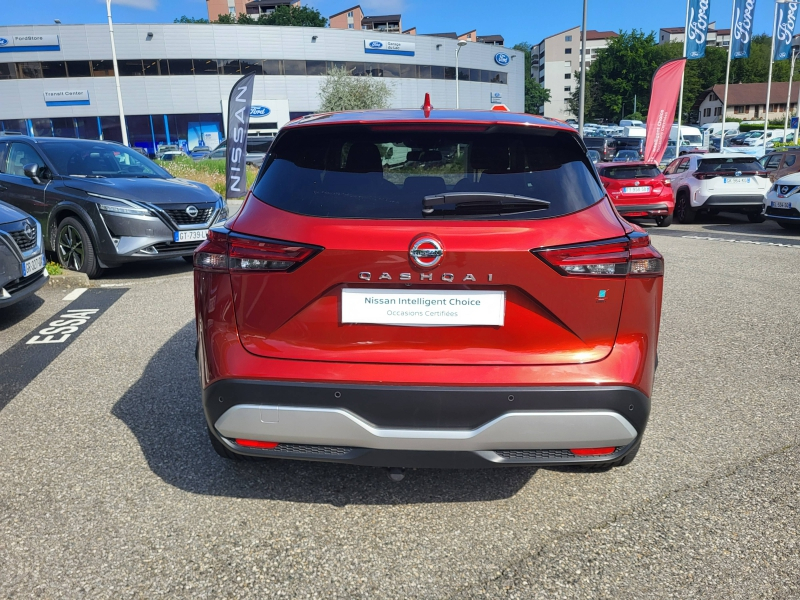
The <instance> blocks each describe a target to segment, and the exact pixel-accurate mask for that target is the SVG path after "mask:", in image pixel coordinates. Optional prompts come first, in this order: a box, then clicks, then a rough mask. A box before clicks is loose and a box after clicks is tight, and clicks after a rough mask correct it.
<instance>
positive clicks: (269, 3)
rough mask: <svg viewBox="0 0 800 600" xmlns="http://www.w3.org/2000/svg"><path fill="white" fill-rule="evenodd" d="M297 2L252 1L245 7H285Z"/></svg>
mask: <svg viewBox="0 0 800 600" xmlns="http://www.w3.org/2000/svg"><path fill="white" fill-rule="evenodd" d="M295 2H297V0H250V2H248V3H247V4H245V7H250V6H283V5H289V4H294V3H295Z"/></svg>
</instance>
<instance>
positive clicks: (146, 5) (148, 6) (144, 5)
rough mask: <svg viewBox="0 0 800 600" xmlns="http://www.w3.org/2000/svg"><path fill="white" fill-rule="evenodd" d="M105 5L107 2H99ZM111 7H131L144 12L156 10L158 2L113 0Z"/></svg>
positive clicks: (152, 0)
mask: <svg viewBox="0 0 800 600" xmlns="http://www.w3.org/2000/svg"><path fill="white" fill-rule="evenodd" d="M99 1H100V2H102V3H103V4H105V0H99ZM111 6H112V7H113V6H130V7H131V8H141V9H142V10H155V9H156V8H158V0H111Z"/></svg>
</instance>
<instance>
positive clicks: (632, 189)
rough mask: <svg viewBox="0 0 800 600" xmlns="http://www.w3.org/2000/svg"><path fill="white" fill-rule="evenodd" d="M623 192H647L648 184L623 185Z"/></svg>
mask: <svg viewBox="0 0 800 600" xmlns="http://www.w3.org/2000/svg"><path fill="white" fill-rule="evenodd" d="M622 193H623V194H649V193H650V186H649V185H640V186H638V187H624V188H622Z"/></svg>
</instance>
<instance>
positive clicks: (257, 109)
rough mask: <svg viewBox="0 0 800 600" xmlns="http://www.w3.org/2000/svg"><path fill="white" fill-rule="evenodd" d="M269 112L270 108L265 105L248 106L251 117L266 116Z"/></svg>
mask: <svg viewBox="0 0 800 600" xmlns="http://www.w3.org/2000/svg"><path fill="white" fill-rule="evenodd" d="M269 113H270V110H269V108H267V107H266V106H257V105H253V106H251V107H250V116H251V117H266V116H267V115H268V114H269Z"/></svg>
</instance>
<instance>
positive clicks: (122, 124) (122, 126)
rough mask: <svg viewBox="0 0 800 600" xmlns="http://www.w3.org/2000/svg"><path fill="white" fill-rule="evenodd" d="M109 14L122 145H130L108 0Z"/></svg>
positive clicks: (109, 30) (109, 31)
mask: <svg viewBox="0 0 800 600" xmlns="http://www.w3.org/2000/svg"><path fill="white" fill-rule="evenodd" d="M106 11H107V12H108V33H109V35H110V36H111V61H112V63H113V64H114V81H115V82H116V84H117V102H118V103H119V125H120V129H122V143H123V144H125V145H126V146H127V145H128V129H127V127H125V111H124V110H123V108H122V90H121V89H120V87H119V67H117V47H116V46H115V45H114V23H113V22H112V21H111V0H106Z"/></svg>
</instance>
